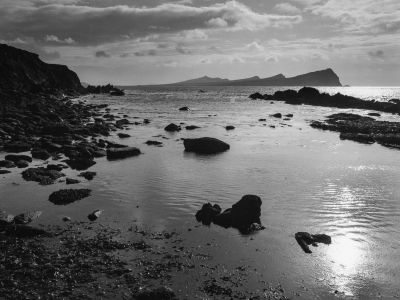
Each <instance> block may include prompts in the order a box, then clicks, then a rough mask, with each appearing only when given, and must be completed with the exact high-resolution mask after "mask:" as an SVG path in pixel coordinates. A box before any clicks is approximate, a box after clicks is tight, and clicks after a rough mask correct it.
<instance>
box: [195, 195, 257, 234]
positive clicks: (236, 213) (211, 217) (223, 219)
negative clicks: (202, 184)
mask: <svg viewBox="0 0 400 300" xmlns="http://www.w3.org/2000/svg"><path fill="white" fill-rule="evenodd" d="M261 204H262V201H261V198H260V197H258V196H256V195H245V196H243V197H242V199H241V200H240V201H238V202H237V203H235V204H234V205H232V207H231V208H228V209H226V210H225V211H223V212H222V213H221V208H220V207H219V205H216V204H215V205H211V204H210V203H207V204H204V205H203V207H202V208H201V210H199V211H198V212H197V213H196V219H197V221H199V222H202V223H203V224H205V225H209V224H210V223H211V222H212V223H214V224H217V225H220V226H222V227H225V228H228V227H234V228H237V229H239V231H240V232H242V233H244V234H248V233H251V232H254V231H257V230H262V229H264V227H263V226H262V225H261V220H260V216H261Z"/></svg>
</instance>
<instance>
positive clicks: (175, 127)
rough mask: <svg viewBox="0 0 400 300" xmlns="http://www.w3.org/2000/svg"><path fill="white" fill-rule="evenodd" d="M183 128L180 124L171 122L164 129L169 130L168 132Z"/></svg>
mask: <svg viewBox="0 0 400 300" xmlns="http://www.w3.org/2000/svg"><path fill="white" fill-rule="evenodd" d="M181 129H182V128H181V127H180V126H178V125H176V124H174V123H171V124H169V125H168V126H166V127H165V128H164V130H165V131H168V132H177V131H181Z"/></svg>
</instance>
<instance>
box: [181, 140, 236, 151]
mask: <svg viewBox="0 0 400 300" xmlns="http://www.w3.org/2000/svg"><path fill="white" fill-rule="evenodd" d="M183 145H184V147H185V151H187V152H194V153H198V154H217V153H221V152H224V151H227V150H229V148H230V146H229V145H228V144H227V143H225V142H223V141H221V140H218V139H216V138H211V137H202V138H196V139H184V140H183Z"/></svg>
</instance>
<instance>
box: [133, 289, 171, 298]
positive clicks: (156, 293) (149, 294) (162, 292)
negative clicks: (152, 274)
mask: <svg viewBox="0 0 400 300" xmlns="http://www.w3.org/2000/svg"><path fill="white" fill-rule="evenodd" d="M134 299H136V300H178V298H177V297H176V295H175V293H174V291H173V290H172V289H170V288H168V287H159V288H156V289H149V288H144V289H142V290H140V291H139V292H138V293H137V294H136V295H134Z"/></svg>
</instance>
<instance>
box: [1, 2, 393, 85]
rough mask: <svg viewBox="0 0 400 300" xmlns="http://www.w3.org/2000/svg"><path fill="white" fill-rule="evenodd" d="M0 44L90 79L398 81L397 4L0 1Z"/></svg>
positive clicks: (131, 81)
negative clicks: (312, 75) (328, 75)
mask: <svg viewBox="0 0 400 300" xmlns="http://www.w3.org/2000/svg"><path fill="white" fill-rule="evenodd" d="M0 43H6V44H9V45H12V46H15V47H18V48H22V49H26V50H29V51H33V52H36V53H38V54H39V56H40V58H41V59H42V60H44V61H46V62H49V63H60V64H66V65H68V66H69V67H70V68H71V69H72V70H74V71H75V72H77V73H78V75H79V77H80V78H81V80H82V81H84V82H88V83H91V84H105V83H108V82H111V83H113V84H121V85H130V84H156V83H171V82H177V81H181V80H186V79H191V78H196V77H201V76H204V75H208V76H211V77H222V78H229V79H238V78H246V77H251V76H256V75H258V76H260V77H269V76H273V75H276V74H279V73H283V74H284V75H286V76H294V75H298V74H302V73H306V72H310V71H315V70H320V69H326V68H332V69H333V70H334V71H335V72H336V73H337V74H338V75H339V77H340V79H341V82H342V84H349V85H355V86H356V85H359V86H369V85H372V86H400V51H399V50H400V0H283V1H282V0H281V1H280V0H246V1H245V0H240V1H239V0H237V1H235V0H229V1H218V0H167V1H161V0H53V1H51V0H0Z"/></svg>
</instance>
